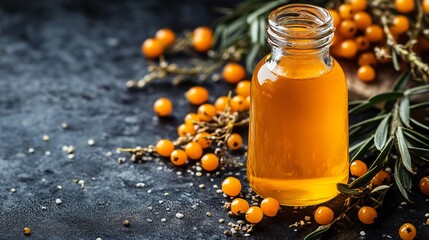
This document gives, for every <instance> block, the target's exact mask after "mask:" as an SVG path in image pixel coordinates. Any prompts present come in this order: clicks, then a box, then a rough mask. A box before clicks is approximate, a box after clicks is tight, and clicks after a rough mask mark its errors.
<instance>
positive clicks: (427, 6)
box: [422, 0, 429, 13]
mask: <svg viewBox="0 0 429 240" xmlns="http://www.w3.org/2000/svg"><path fill="white" fill-rule="evenodd" d="M422 7H423V11H424V12H425V13H429V0H423V2H422Z"/></svg>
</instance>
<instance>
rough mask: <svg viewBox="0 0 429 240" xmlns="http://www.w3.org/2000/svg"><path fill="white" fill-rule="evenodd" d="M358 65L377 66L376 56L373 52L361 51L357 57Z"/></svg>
mask: <svg viewBox="0 0 429 240" xmlns="http://www.w3.org/2000/svg"><path fill="white" fill-rule="evenodd" d="M358 64H359V66H363V65H371V66H377V58H376V57H375V54H374V53H373V52H366V53H362V54H361V55H360V56H359V58H358Z"/></svg>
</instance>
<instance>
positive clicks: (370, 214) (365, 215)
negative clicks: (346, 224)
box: [358, 206, 377, 224]
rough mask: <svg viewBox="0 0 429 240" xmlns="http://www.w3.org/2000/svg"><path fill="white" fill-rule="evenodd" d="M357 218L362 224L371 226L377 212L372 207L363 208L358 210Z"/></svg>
mask: <svg viewBox="0 0 429 240" xmlns="http://www.w3.org/2000/svg"><path fill="white" fill-rule="evenodd" d="M358 217H359V220H360V221H361V222H362V223H364V224H373V223H374V222H375V221H376V220H377V211H376V210H375V209H374V208H373V207H369V206H364V207H361V208H360V209H359V212H358Z"/></svg>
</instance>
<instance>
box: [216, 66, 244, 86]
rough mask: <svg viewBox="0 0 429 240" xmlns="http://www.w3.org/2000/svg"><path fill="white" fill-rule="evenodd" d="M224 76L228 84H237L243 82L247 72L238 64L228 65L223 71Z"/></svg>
mask: <svg viewBox="0 0 429 240" xmlns="http://www.w3.org/2000/svg"><path fill="white" fill-rule="evenodd" d="M222 76H223V78H224V79H225V81H226V82H227V83H231V84H235V83H238V82H239V81H241V80H243V78H244V77H245V76H246V70H245V69H244V67H243V66H241V65H240V64H238V63H228V64H227V65H225V67H224V68H223V70H222Z"/></svg>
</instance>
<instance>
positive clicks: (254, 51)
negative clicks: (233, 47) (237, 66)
mask: <svg viewBox="0 0 429 240" xmlns="http://www.w3.org/2000/svg"><path fill="white" fill-rule="evenodd" d="M259 49H260V45H259V44H253V46H252V48H251V49H250V52H249V54H247V57H246V69H247V70H248V71H249V72H252V71H253V68H254V63H255V62H256V57H257V56H258V52H259Z"/></svg>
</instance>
